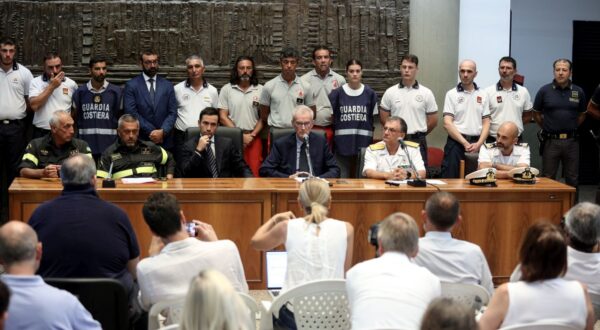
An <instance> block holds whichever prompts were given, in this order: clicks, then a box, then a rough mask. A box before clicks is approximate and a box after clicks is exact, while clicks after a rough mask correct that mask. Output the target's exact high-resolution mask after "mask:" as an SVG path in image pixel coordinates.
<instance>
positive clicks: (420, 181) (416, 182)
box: [398, 138, 427, 187]
mask: <svg viewBox="0 0 600 330" xmlns="http://www.w3.org/2000/svg"><path fill="white" fill-rule="evenodd" d="M398 142H400V147H402V150H404V153H405V154H406V158H408V164H409V166H410V169H411V170H413V171H414V172H415V178H414V179H412V180H408V179H409V178H410V177H411V175H410V172H408V174H407V176H406V178H407V180H406V184H407V185H409V186H411V187H425V186H426V185H427V182H426V181H425V180H423V179H421V177H420V176H419V172H418V171H417V168H416V167H415V164H414V163H413V161H412V159H411V158H410V154H409V153H408V148H407V147H406V143H404V139H402V138H400V139H398Z"/></svg>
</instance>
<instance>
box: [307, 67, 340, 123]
mask: <svg viewBox="0 0 600 330" xmlns="http://www.w3.org/2000/svg"><path fill="white" fill-rule="evenodd" d="M301 79H302V81H303V82H305V83H306V84H308V85H309V86H310V91H311V92H312V95H313V99H314V100H315V104H316V106H317V118H315V125H318V126H330V125H331V123H332V117H331V116H332V115H333V110H332V109H331V103H330V102H329V94H331V91H333V90H334V89H337V88H339V87H340V86H342V85H343V84H345V83H346V79H344V77H342V76H341V75H339V74H337V73H336V72H334V71H333V70H331V69H329V73H327V75H326V76H325V78H321V76H320V75H319V74H318V73H317V70H315V69H312V70H311V71H309V72H307V73H305V74H304V75H303V76H302V78H301Z"/></svg>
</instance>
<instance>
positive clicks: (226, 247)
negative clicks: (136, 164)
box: [137, 192, 248, 310]
mask: <svg viewBox="0 0 600 330" xmlns="http://www.w3.org/2000/svg"><path fill="white" fill-rule="evenodd" d="M142 213H143V214H144V220H145V221H146V224H147V225H148V227H149V228H150V232H152V235H154V237H153V238H152V244H151V247H150V251H149V254H150V257H148V258H145V259H143V260H142V261H140V263H139V264H138V265H137V278H138V284H139V286H140V296H141V299H140V301H141V306H142V308H143V309H145V310H148V309H150V307H151V306H152V305H153V304H155V303H157V302H159V301H163V300H171V299H177V298H181V297H183V296H185V293H186V292H187V290H188V286H189V283H190V280H191V279H192V278H193V277H194V276H195V275H196V274H198V272H200V271H202V270H204V269H209V268H212V269H216V270H219V271H220V272H222V273H223V274H224V276H225V277H227V278H228V279H229V281H230V282H231V283H232V284H233V286H234V288H235V290H237V291H241V292H247V291H248V284H247V283H246V277H245V276H244V268H243V267H242V261H241V258H240V254H239V252H238V249H237V247H236V246H235V243H233V242H232V241H230V240H220V241H219V240H217V234H216V233H215V231H214V230H213V228H212V226H211V225H209V224H207V223H204V222H200V221H198V220H192V222H191V223H193V224H194V226H193V227H194V229H193V230H194V235H195V236H196V237H190V234H189V233H188V231H187V224H188V222H187V221H186V218H185V215H184V214H183V211H182V210H181V208H180V206H179V203H178V202H177V199H176V198H175V196H173V195H171V194H168V193H163V192H160V193H154V194H152V195H150V197H148V200H146V203H144V207H143V209H142Z"/></svg>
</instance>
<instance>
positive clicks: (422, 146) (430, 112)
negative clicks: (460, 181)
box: [379, 54, 438, 167]
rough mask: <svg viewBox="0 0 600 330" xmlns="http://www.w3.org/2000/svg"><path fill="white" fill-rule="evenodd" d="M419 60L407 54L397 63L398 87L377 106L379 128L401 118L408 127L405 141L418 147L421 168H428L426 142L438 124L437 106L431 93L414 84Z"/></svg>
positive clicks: (386, 92)
mask: <svg viewBox="0 0 600 330" xmlns="http://www.w3.org/2000/svg"><path fill="white" fill-rule="evenodd" d="M418 72H419V58H418V57H417V56H416V55H413V54H408V55H405V56H403V57H402V61H401V63H400V74H401V79H400V82H399V83H398V84H397V85H394V86H392V87H390V88H388V89H387V90H386V91H385V93H384V94H383V97H382V98H381V104H380V105H379V119H380V120H381V124H382V125H385V122H386V120H387V118H388V117H389V116H396V117H402V118H403V119H404V120H406V124H407V125H408V132H406V136H404V139H405V140H408V141H412V142H416V143H418V144H419V150H420V152H421V158H422V159H423V164H424V165H425V167H427V139H426V136H427V134H429V133H430V132H431V131H432V130H433V129H434V128H435V127H436V125H437V122H438V113H437V111H438V106H437V103H436V102H435V97H434V96H433V93H432V92H431V90H430V89H429V88H427V87H425V86H423V85H422V84H419V82H418V81H417V73H418Z"/></svg>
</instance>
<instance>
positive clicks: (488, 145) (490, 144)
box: [484, 142, 496, 149]
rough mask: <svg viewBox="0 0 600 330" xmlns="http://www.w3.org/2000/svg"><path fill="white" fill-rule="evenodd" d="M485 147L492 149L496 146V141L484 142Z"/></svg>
mask: <svg viewBox="0 0 600 330" xmlns="http://www.w3.org/2000/svg"><path fill="white" fill-rule="evenodd" d="M484 145H485V148H486V149H492V148H496V143H495V142H492V143H485V144H484Z"/></svg>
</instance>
